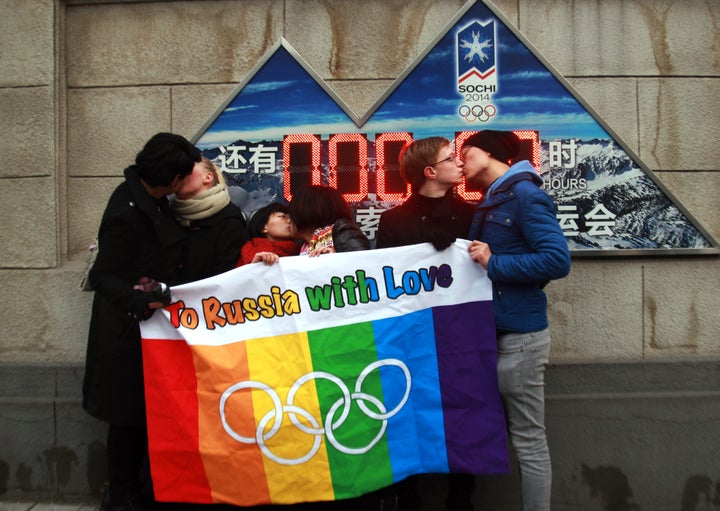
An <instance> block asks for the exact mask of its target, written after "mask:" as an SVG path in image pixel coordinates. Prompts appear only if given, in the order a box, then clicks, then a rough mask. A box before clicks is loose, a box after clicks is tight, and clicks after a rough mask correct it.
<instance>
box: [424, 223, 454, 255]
mask: <svg viewBox="0 0 720 511" xmlns="http://www.w3.org/2000/svg"><path fill="white" fill-rule="evenodd" d="M426 239H427V240H428V241H429V242H430V243H432V245H433V247H435V250H445V249H446V248H448V247H449V246H450V245H452V244H453V243H455V236H453V235H452V234H450V233H448V232H447V231H446V230H444V229H438V228H436V229H428V230H427V231H426Z"/></svg>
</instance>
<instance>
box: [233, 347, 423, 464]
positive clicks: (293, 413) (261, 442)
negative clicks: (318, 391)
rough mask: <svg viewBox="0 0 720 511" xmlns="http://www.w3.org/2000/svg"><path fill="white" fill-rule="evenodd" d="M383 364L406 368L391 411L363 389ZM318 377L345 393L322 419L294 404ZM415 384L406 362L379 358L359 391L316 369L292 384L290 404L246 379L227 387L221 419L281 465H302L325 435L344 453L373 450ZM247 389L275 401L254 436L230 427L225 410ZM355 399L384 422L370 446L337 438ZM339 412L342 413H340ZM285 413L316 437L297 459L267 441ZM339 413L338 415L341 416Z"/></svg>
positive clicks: (240, 438)
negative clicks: (282, 454) (275, 450)
mask: <svg viewBox="0 0 720 511" xmlns="http://www.w3.org/2000/svg"><path fill="white" fill-rule="evenodd" d="M381 367H396V368H398V369H399V370H400V371H402V373H403V376H404V377H405V393H404V395H403V397H402V399H400V402H399V403H398V404H397V405H395V407H394V408H392V409H391V410H388V409H387V408H386V407H385V404H384V403H383V402H382V400H381V399H379V398H377V397H375V396H373V395H371V394H368V393H366V392H363V391H362V386H363V382H364V381H365V379H366V378H367V377H368V375H369V374H370V373H372V372H373V371H375V370H379V369H380V368H381ZM315 379H324V380H327V381H330V382H332V383H334V384H335V385H336V386H337V387H338V389H339V390H340V394H341V395H342V397H340V399H338V400H337V401H335V403H333V405H332V406H331V407H330V410H328V413H327V416H326V417H325V418H324V419H318V418H316V417H315V416H313V415H312V413H311V412H309V411H308V410H306V409H305V408H302V407H299V406H296V405H295V404H294V401H295V396H296V394H297V393H298V391H299V390H300V388H302V386H303V385H305V384H306V383H308V382H309V381H312V380H315ZM411 384H412V378H411V375H410V370H409V369H408V367H407V366H406V365H405V364H404V363H403V362H402V361H400V360H397V359H385V360H378V361H377V362H373V363H372V364H369V365H368V366H367V367H365V369H363V371H362V372H361V373H360V376H358V378H357V380H356V381H355V390H354V392H352V393H351V392H350V389H348V387H347V386H346V385H345V383H344V382H343V381H342V380H341V379H340V378H338V377H337V376H335V375H334V374H330V373H327V372H324V371H313V372H311V373H307V374H305V375H303V376H301V377H300V378H298V379H297V380H296V381H295V383H293V385H292V386H291V387H290V391H289V392H288V395H287V403H286V404H283V403H282V401H281V400H280V396H278V394H277V392H276V391H275V389H273V388H272V387H270V386H269V385H266V384H265V383H262V382H259V381H253V380H246V381H241V382H238V383H236V384H234V385H231V386H230V387H228V388H227V389H226V390H225V392H223V394H222V397H221V398H220V419H221V421H222V425H223V429H224V430H225V432H226V433H227V434H228V435H230V436H231V437H232V438H233V439H235V440H237V441H238V442H241V443H244V444H257V445H258V446H259V447H260V451H261V452H262V453H263V455H265V457H267V458H268V459H270V460H272V461H274V462H275V463H278V464H280V465H300V464H302V463H305V462H307V461H308V460H310V459H311V458H312V457H313V456H315V454H316V453H317V452H318V450H319V449H320V444H321V438H322V437H323V436H325V438H327V441H328V442H330V444H331V445H332V446H333V447H335V449H337V450H338V451H340V452H342V453H344V454H350V455H359V454H365V453H366V452H368V451H369V450H370V449H372V448H373V447H374V446H375V445H376V444H377V443H378V442H379V441H380V440H381V439H382V438H383V436H384V435H385V430H386V429H387V421H388V419H390V418H392V417H394V416H395V415H396V414H397V413H398V412H399V411H400V410H401V409H402V408H403V406H405V403H406V402H407V400H408V397H409V396H410V387H411ZM245 389H251V390H252V389H256V390H261V391H263V392H265V393H266V394H267V395H268V396H269V397H270V399H271V401H272V403H273V407H272V409H271V410H269V411H268V412H267V413H266V414H265V415H263V417H262V418H261V419H260V421H258V425H257V428H256V430H255V432H254V434H253V435H252V436H245V435H241V434H240V433H238V432H237V431H235V430H234V429H233V428H232V427H231V426H230V424H228V421H227V417H226V412H225V409H226V407H227V401H228V399H230V396H232V395H233V394H234V393H235V392H238V391H241V390H245ZM353 401H355V402H357V406H358V407H359V408H360V410H361V411H362V412H363V413H364V414H365V416H367V417H368V418H370V419H373V420H376V421H380V422H381V426H380V431H379V432H378V434H377V435H376V436H375V438H373V439H372V440H371V441H370V442H369V443H368V444H367V445H366V446H363V447H356V448H353V447H347V446H345V445H342V444H341V443H340V442H339V441H338V440H337V438H335V431H336V430H337V429H338V428H340V427H341V426H342V425H343V424H345V421H346V419H347V418H348V415H349V413H350V407H351V406H352V402H353ZM367 403H370V404H371V405H372V406H373V408H374V409H375V411H374V410H371V409H370V408H369V407H368V405H367ZM338 411H339V412H340V413H339V414H338ZM285 414H287V417H288V418H289V419H290V422H291V423H292V425H293V426H295V427H296V428H297V429H299V430H300V431H302V432H303V433H306V434H308V435H312V436H314V439H313V444H312V446H311V447H310V449H309V451H308V452H307V453H305V454H304V455H302V456H298V457H297V458H282V457H280V456H278V455H276V454H275V453H273V452H272V451H271V450H270V448H269V447H268V445H267V441H268V440H270V439H271V438H272V437H273V436H275V434H276V433H277V432H278V431H279V430H280V427H281V426H282V424H283V419H284V417H285ZM298 415H299V416H301V417H302V418H304V419H305V420H306V421H307V423H309V424H310V426H307V425H306V424H303V423H302V422H301V421H300V420H299V419H298V417H297V416H298ZM336 415H338V417H337V418H336ZM271 421H272V426H271V427H270V429H268V430H267V431H266V428H267V426H268V424H269V423H270V422H271Z"/></svg>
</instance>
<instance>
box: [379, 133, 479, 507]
mask: <svg viewBox="0 0 720 511" xmlns="http://www.w3.org/2000/svg"><path fill="white" fill-rule="evenodd" d="M399 159H400V173H401V175H402V177H403V179H404V180H405V182H407V183H408V184H410V188H411V192H412V193H411V195H410V197H409V198H408V199H407V200H406V201H405V202H404V203H402V204H401V205H399V206H395V207H394V208H392V209H389V210H387V211H385V212H383V213H382V214H381V215H380V224H379V225H378V233H377V241H376V248H387V247H399V246H405V245H413V244H416V243H424V242H430V243H432V244H433V246H434V247H435V248H436V249H437V250H444V249H446V248H447V247H449V246H450V245H451V244H452V243H453V242H454V241H455V239H457V238H467V235H468V233H469V232H470V225H471V224H472V219H473V214H474V212H475V206H474V205H473V204H470V203H468V202H465V201H464V200H462V199H460V198H458V197H455V195H454V193H453V192H454V188H455V186H456V185H458V184H460V182H461V181H462V178H463V172H462V168H463V162H462V161H460V160H459V159H458V158H457V157H456V156H455V153H454V151H453V148H452V146H451V144H450V141H449V140H448V139H446V138H443V137H429V138H423V139H418V140H415V141H413V142H412V143H411V144H409V145H406V146H405V147H403V149H402V150H401V151H400V156H399ZM422 477H423V476H415V477H410V478H408V479H405V480H403V481H401V482H400V483H398V484H395V485H393V486H392V487H390V489H389V490H388V492H390V493H395V494H396V495H397V506H398V507H397V509H398V510H399V511H408V510H413V511H414V510H417V509H420V507H421V502H420V500H421V499H420V495H419V493H418V491H417V486H418V484H419V483H418V480H422ZM474 488H475V478H474V476H472V475H470V474H450V475H449V476H448V496H447V500H446V504H447V509H451V510H453V511H468V510H472V509H473V504H472V492H473V490H474Z"/></svg>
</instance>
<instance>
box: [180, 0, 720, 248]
mask: <svg viewBox="0 0 720 511" xmlns="http://www.w3.org/2000/svg"><path fill="white" fill-rule="evenodd" d="M482 129H500V130H512V131H515V132H516V133H517V134H518V135H519V136H520V138H521V140H522V141H523V151H522V154H521V155H520V157H519V159H527V160H529V161H530V162H531V163H532V164H533V166H534V167H535V168H536V170H537V171H538V173H539V174H540V175H541V176H542V178H543V181H544V188H545V189H546V191H547V192H548V193H549V194H550V196H551V197H552V198H553V200H554V201H555V204H556V206H557V219H558V222H559V223H560V226H561V228H562V230H563V232H564V234H565V237H566V239H567V242H568V246H569V248H570V250H571V252H572V253H573V255H593V256H595V255H643V254H708V253H712V254H716V253H718V252H720V247H719V246H718V243H717V242H716V241H715V240H714V239H712V237H711V236H710V235H709V234H708V233H707V232H706V231H705V230H704V229H703V228H702V226H700V225H699V224H698V223H697V222H696V221H695V220H694V219H693V218H692V217H691V215H690V214H689V213H688V212H687V211H686V210H685V208H683V206H682V205H681V204H679V203H678V201H677V200H676V199H675V198H674V197H673V196H672V194H670V193H669V191H668V190H666V189H665V187H664V186H663V185H662V183H661V182H660V181H659V180H658V179H657V178H656V177H655V176H654V175H653V173H652V171H651V170H650V169H649V168H647V166H645V165H644V164H643V163H642V162H641V161H640V159H639V158H638V157H637V156H636V155H635V154H634V153H633V152H632V151H631V150H630V149H629V148H628V147H627V146H626V144H625V143H624V142H623V141H622V140H620V139H619V137H617V135H616V134H614V133H613V132H612V130H610V129H609V128H608V127H607V126H606V125H605V123H604V122H603V121H602V119H600V117H599V116H598V115H597V114H596V113H595V112H593V111H592V110H591V109H590V107H589V106H588V105H587V104H586V103H585V102H584V101H583V100H582V98H580V97H579V95H578V94H577V93H576V92H575V91H574V90H573V89H572V87H571V86H570V85H569V84H568V83H567V82H566V81H565V80H564V79H563V77H562V76H560V75H559V73H557V72H556V71H555V70H554V69H553V68H552V67H551V66H550V65H549V64H548V63H547V62H546V61H545V60H544V59H543V58H542V57H541V56H540V55H538V54H537V52H536V51H535V50H534V49H533V48H532V47H531V45H530V44H529V43H528V42H526V41H525V40H524V39H523V38H522V36H521V35H520V34H518V33H517V32H516V30H515V29H514V27H512V26H511V25H509V23H508V22H507V21H506V20H505V19H504V18H503V17H502V16H501V15H500V14H499V13H497V12H495V11H494V10H493V9H492V8H491V7H489V6H488V5H486V4H485V3H483V2H481V1H477V2H470V3H468V4H466V6H465V7H464V8H463V9H462V10H461V11H460V12H458V14H457V15H456V16H455V17H454V18H453V19H452V20H451V21H450V23H449V24H448V25H447V27H446V28H445V29H444V30H443V31H442V32H441V33H440V34H439V35H438V36H437V37H436V38H435V39H434V40H433V42H431V44H430V45H429V46H428V48H427V49H426V50H425V51H424V52H423V53H422V54H421V55H420V56H419V57H418V58H417V59H416V60H415V61H414V62H413V63H412V64H411V65H410V66H409V67H408V68H407V69H406V70H405V72H404V73H403V74H402V75H401V76H400V77H399V78H398V79H397V80H396V81H395V82H394V83H393V84H392V85H391V87H389V88H388V90H387V91H386V93H385V94H384V95H383V96H382V97H381V98H380V99H379V100H378V101H377V102H376V103H375V105H373V107H371V108H370V110H369V111H368V112H367V113H366V114H365V115H363V116H361V117H358V116H357V115H356V114H355V113H354V112H352V110H350V109H349V108H348V107H347V105H345V104H344V103H343V102H342V100H340V99H339V98H338V97H337V96H336V95H335V93H334V92H333V91H332V89H331V88H330V87H329V86H328V85H327V84H326V83H325V82H324V81H323V80H322V79H320V78H319V77H318V75H317V73H315V72H314V71H313V69H312V68H311V67H310V66H309V65H308V64H307V63H306V62H305V61H304V60H303V59H302V57H301V56H300V55H299V54H298V53H297V52H296V51H295V50H294V49H293V48H292V47H291V46H290V45H289V44H288V42H287V41H285V40H280V41H279V42H278V43H277V44H276V45H275V46H274V47H273V48H271V49H270V50H269V51H268V52H267V53H266V55H265V56H264V57H263V59H262V60H261V61H260V62H259V63H258V64H257V65H256V66H255V68H254V69H253V70H252V71H251V72H250V73H249V75H248V76H247V78H246V80H245V81H244V82H243V83H241V84H240V85H239V86H238V87H237V88H236V89H235V91H233V93H232V94H231V95H230V97H229V98H228V99H227V100H226V101H225V103H224V104H223V105H222V106H221V107H220V108H219V110H218V112H217V113H216V115H214V116H213V117H212V118H211V119H210V120H209V121H208V122H207V123H206V125H205V126H204V127H203V128H201V130H199V132H198V133H197V134H196V135H195V137H194V138H193V141H194V142H195V143H196V144H197V145H198V147H199V148H200V149H201V150H202V151H203V154H204V155H205V156H207V157H208V158H210V159H212V160H213V161H214V162H215V163H216V164H217V165H218V167H219V168H220V169H221V170H222V171H223V173H224V175H225V177H226V180H227V182H228V185H229V190H230V194H231V198H232V200H233V202H235V203H236V204H237V205H238V206H240V207H241V208H242V209H243V210H244V211H245V212H246V214H248V215H250V214H252V212H253V211H255V210H257V209H258V208H259V207H262V206H263V205H265V204H267V203H268V202H271V201H281V202H282V201H289V200H291V199H292V195H293V192H294V190H296V189H297V187H298V186H302V185H304V184H324V185H329V186H332V187H335V188H337V189H338V190H339V191H341V192H342V193H343V195H344V197H345V199H346V200H347V201H348V202H349V203H350V204H351V206H352V209H353V212H354V215H355V220H356V221H357V223H358V224H359V225H360V227H361V228H362V229H363V231H364V232H365V234H367V236H368V237H369V238H370V240H371V241H372V240H373V239H374V237H375V233H376V230H377V226H378V221H379V217H380V214H381V213H382V212H383V211H385V210H386V209H388V208H391V207H393V206H395V205H397V204H399V203H401V202H402V201H403V200H404V199H405V198H407V196H408V195H409V193H410V191H409V187H408V186H407V185H406V184H405V183H404V181H403V180H402V178H401V176H400V173H399V165H398V161H397V157H398V153H399V151H400V149H401V148H402V147H403V145H404V144H406V143H407V142H409V141H412V140H414V139H419V138H424V137H428V136H444V137H446V138H448V139H450V140H453V141H454V142H455V147H456V150H458V151H459V149H460V147H461V145H462V142H463V141H464V140H465V139H466V138H467V137H468V136H469V135H471V134H472V133H474V132H476V131H479V130H482ZM457 193H458V195H460V196H461V197H463V198H465V199H466V200H469V201H474V202H477V201H479V200H480V199H481V193H480V191H479V190H477V189H473V188H472V187H471V186H469V185H466V184H465V183H463V184H461V185H460V186H459V187H458V189H457Z"/></svg>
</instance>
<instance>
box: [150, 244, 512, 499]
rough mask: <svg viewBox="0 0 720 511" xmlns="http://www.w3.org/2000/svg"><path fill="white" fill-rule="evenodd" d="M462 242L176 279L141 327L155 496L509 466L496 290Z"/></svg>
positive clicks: (324, 493) (219, 495)
mask: <svg viewBox="0 0 720 511" xmlns="http://www.w3.org/2000/svg"><path fill="white" fill-rule="evenodd" d="M467 246H468V243H467V242H464V241H458V242H456V243H455V245H453V246H451V247H450V248H448V249H446V250H444V251H442V252H437V251H435V249H434V248H432V246H431V245H429V244H423V245H415V246H412V247H403V248H393V249H383V250H372V251H367V252H354V253H344V254H328V255H323V256H320V257H317V258H307V257H304V256H298V257H286V258H282V259H281V261H280V263H278V264H276V265H273V266H266V265H264V264H261V263H259V264H254V265H248V266H244V267H242V268H238V269H235V270H233V271H231V272H228V273H225V274H223V275H219V276H216V277H213V278H210V279H206V280H202V281H198V282H194V283H191V284H187V285H184V286H178V287H176V288H173V289H172V295H173V302H172V303H171V304H170V305H169V306H168V307H166V308H165V309H164V310H162V312H161V313H156V314H155V315H154V316H153V317H152V318H151V319H150V320H149V321H147V322H144V323H143V325H142V337H143V341H142V344H143V363H144V373H145V395H146V404H147V420H148V435H149V448H150V463H151V473H152V479H153V485H154V489H155V495H156V498H157V499H158V500H160V501H168V502H194V503H229V504H234V505H239V506H251V505H259V504H290V503H296V502H306V501H321V500H338V499H346V498H351V497H356V496H359V495H362V494H364V493H367V492H370V491H373V490H376V489H379V488H382V487H384V486H388V485H390V484H392V483H393V482H397V481H400V480H402V479H404V478H406V477H408V476H410V475H413V474H419V473H446V472H462V473H473V474H483V473H502V472H508V471H509V463H508V453H507V447H506V446H507V438H506V432H505V422H504V413H503V409H502V404H501V402H500V397H499V393H498V386H497V372H496V363H497V359H496V347H495V342H496V341H495V325H494V320H493V309H492V301H491V300H492V293H491V285H490V282H489V280H488V279H487V276H486V274H485V271H484V270H483V269H482V268H481V267H479V265H477V264H474V263H472V262H471V260H470V258H469V256H468V254H467Z"/></svg>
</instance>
